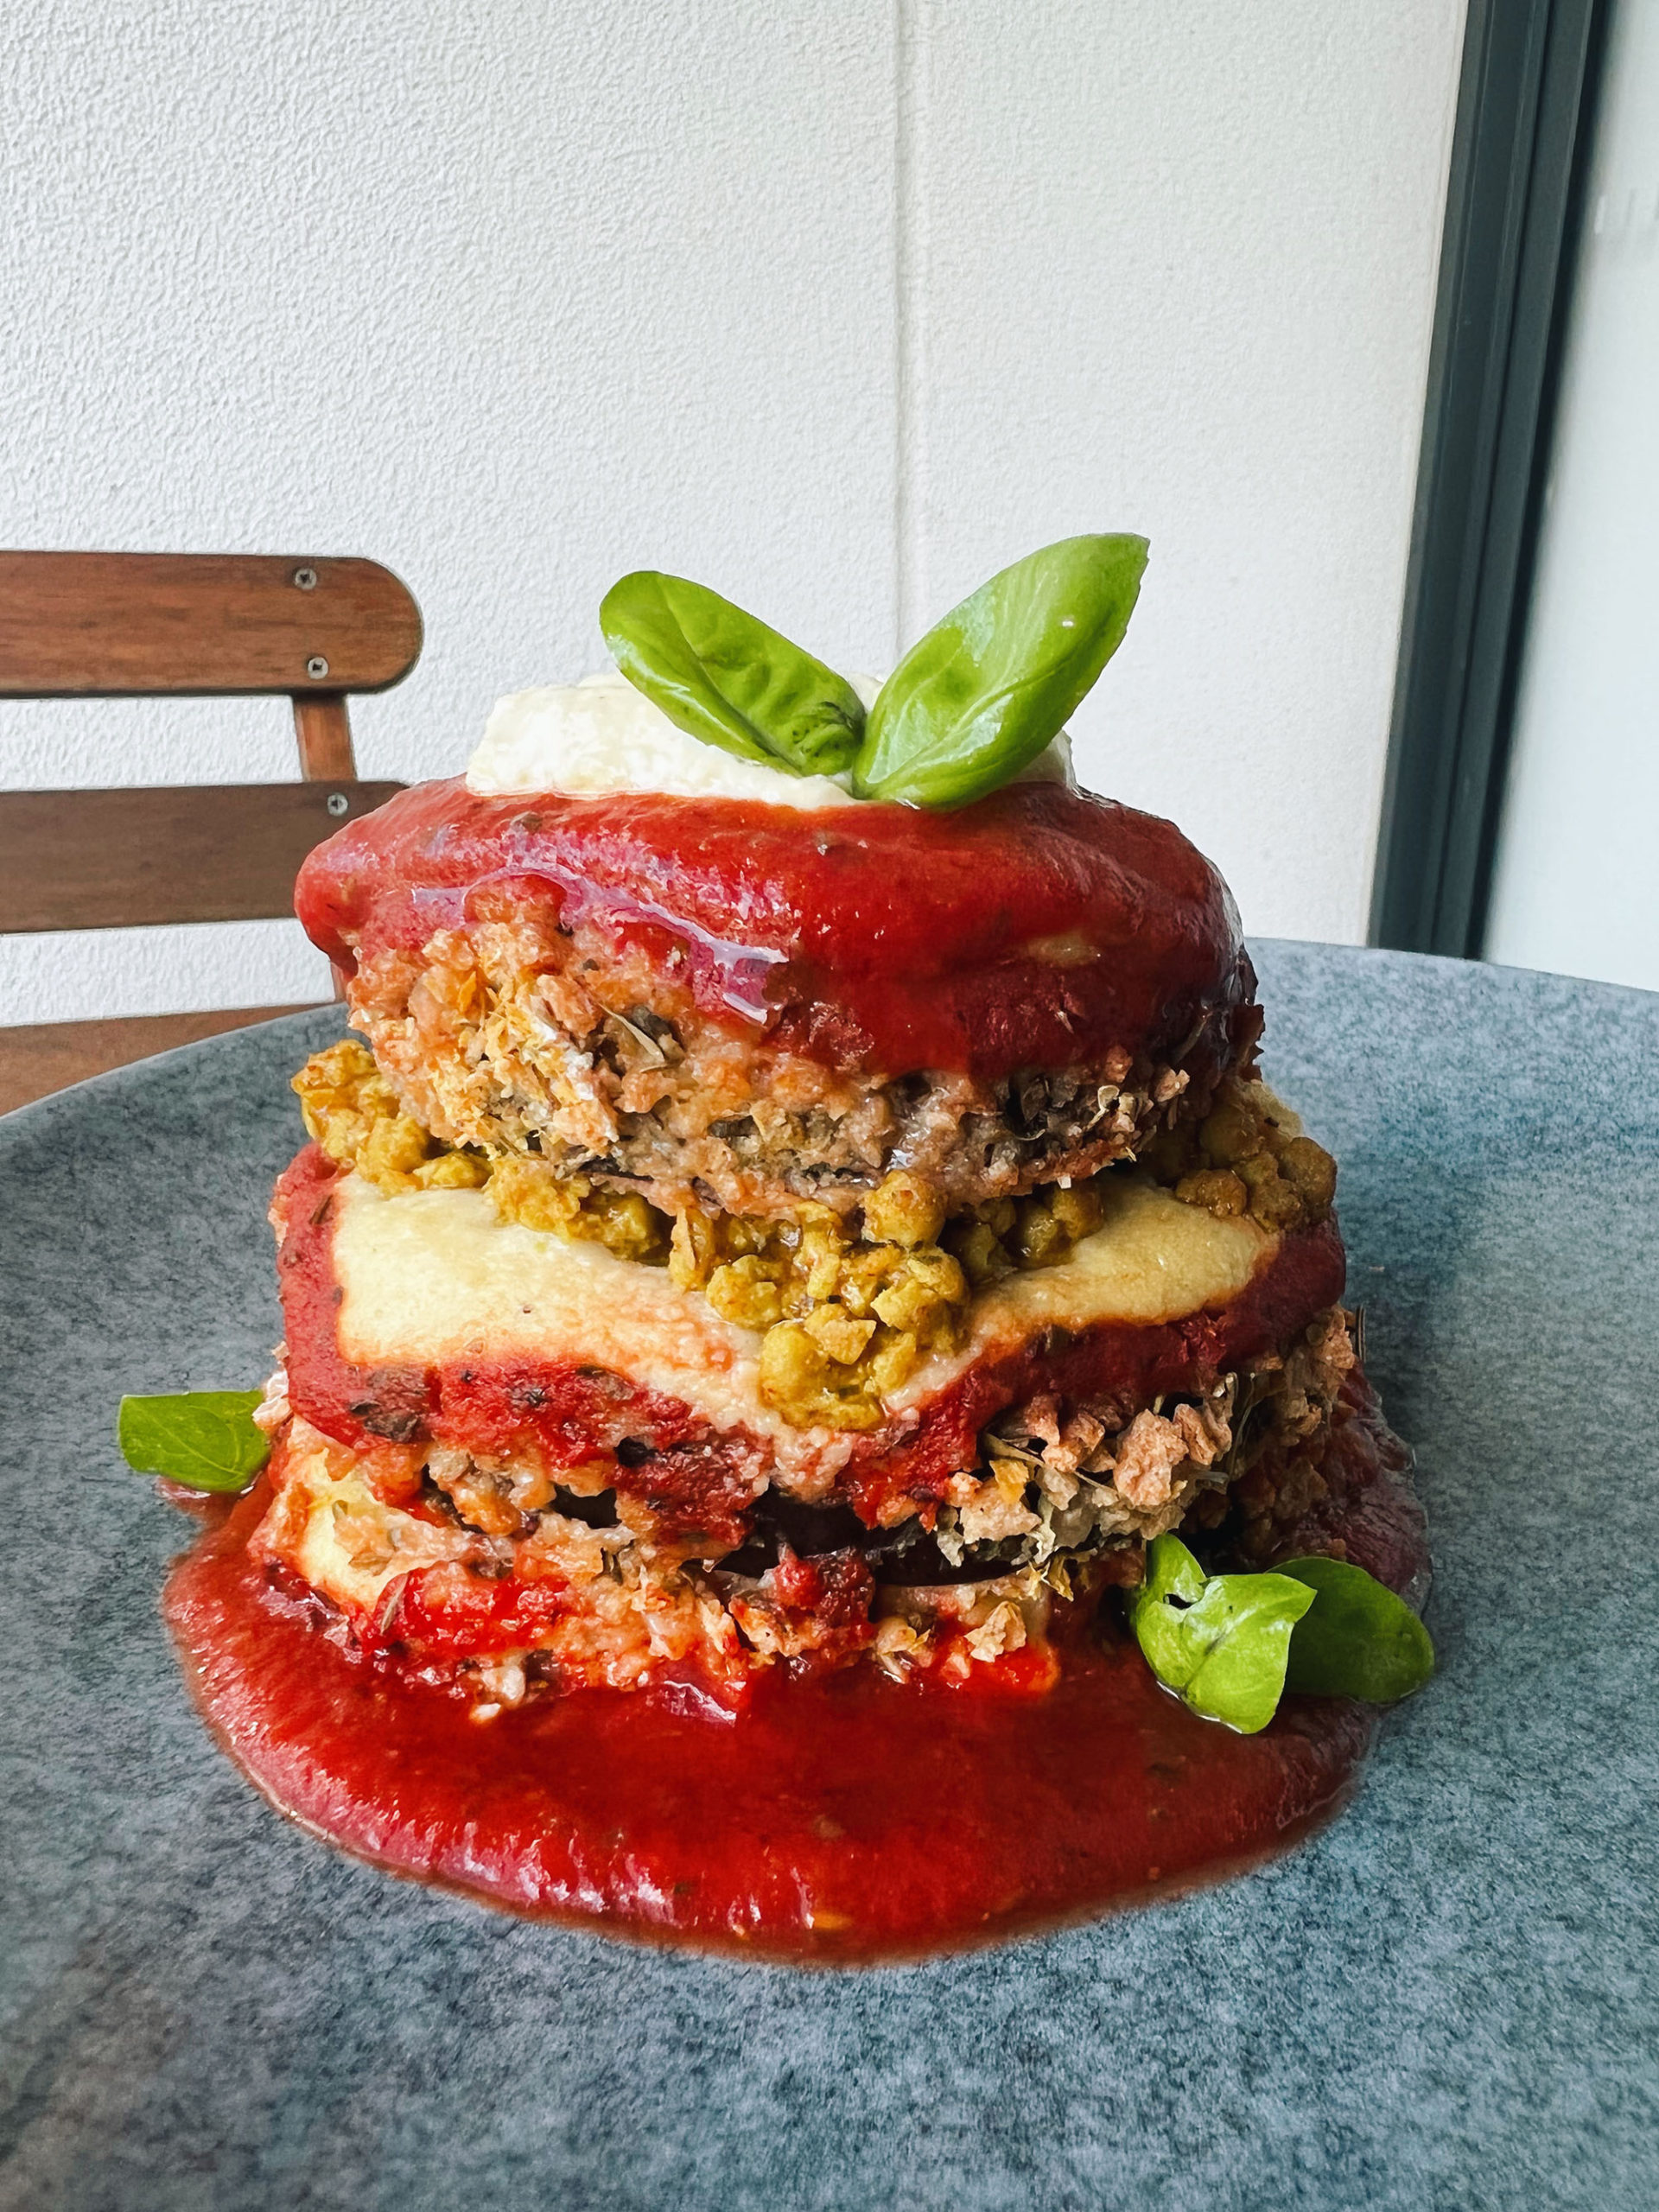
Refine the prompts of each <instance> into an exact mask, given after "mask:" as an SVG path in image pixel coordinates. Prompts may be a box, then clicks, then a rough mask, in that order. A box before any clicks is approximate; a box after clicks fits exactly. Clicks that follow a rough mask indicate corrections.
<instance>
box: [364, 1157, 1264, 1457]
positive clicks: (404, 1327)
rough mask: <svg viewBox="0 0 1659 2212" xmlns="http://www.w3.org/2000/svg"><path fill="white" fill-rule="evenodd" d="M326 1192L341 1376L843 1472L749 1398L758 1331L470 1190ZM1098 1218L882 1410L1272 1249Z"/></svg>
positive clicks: (1238, 1276)
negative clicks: (453, 1387)
mask: <svg viewBox="0 0 1659 2212" xmlns="http://www.w3.org/2000/svg"><path fill="white" fill-rule="evenodd" d="M336 1191H337V1196H336V1209H337V1211H336V1213H335V1220H334V1238H333V1264H334V1279H335V1281H336V1283H337V1285H338V1286H339V1288H340V1294H341V1298H340V1306H339V1312H338V1321H337V1341H338V1345H339V1350H340V1355H341V1357H343V1358H344V1359H346V1361H348V1362H350V1363H352V1364H353V1365H354V1366H359V1367H363V1368H390V1367H421V1368H432V1367H452V1366H457V1365H464V1364H465V1363H467V1362H468V1361H474V1360H476V1361H496V1360H519V1361H523V1360H532V1361H544V1362H546V1363H548V1364H550V1365H556V1364H585V1365H591V1366H594V1367H603V1368H607V1369H609V1370H612V1371H613V1372H614V1373H616V1374H619V1375H622V1376H626V1377H627V1378H628V1379H629V1380H630V1381H632V1382H633V1383H637V1384H639V1386H641V1387H642V1388H643V1389H648V1390H652V1391H657V1392H660V1393H661V1394H662V1395H664V1396H665V1397H671V1398H677V1399H678V1400H680V1401H681V1402H683V1404H685V1405H687V1406H689V1407H690V1408H691V1409H692V1410H693V1412H694V1413H696V1414H698V1415H699V1416H700V1417H701V1418H702V1419H703V1420H704V1421H707V1422H708V1423H709V1426H710V1427H713V1428H715V1430H718V1431H726V1430H730V1429H734V1428H743V1429H746V1430H747V1431H748V1432H749V1433H750V1434H752V1435H753V1436H756V1437H761V1438H766V1440H769V1441H770V1442H771V1443H772V1446H773V1448H774V1450H775V1452H776V1453H777V1457H778V1459H779V1464H780V1465H785V1466H788V1465H797V1466H799V1465H805V1464H807V1463H809V1462H812V1461H817V1462H819V1463H822V1461H823V1459H824V1457H825V1455H826V1453H828V1454H829V1456H831V1457H833V1458H835V1459H842V1458H844V1457H845V1454H846V1451H847V1448H848V1440H847V1439H846V1438H845V1437H844V1436H840V1437H837V1436H833V1435H832V1434H831V1433H830V1432H829V1431H827V1430H814V1429H806V1430H803V1429H798V1428H794V1427H791V1426H790V1424H789V1423H787V1422H786V1421H785V1420H784V1419H783V1417H782V1415H781V1414H779V1413H778V1412H777V1411H776V1410H775V1408H772V1407H771V1406H768V1405H767V1404H766V1402H765V1401H764V1400H763V1399H762V1397H761V1395H760V1344H761V1338H760V1334H759V1332H756V1331H754V1330H751V1329H744V1328H740V1327H738V1326H737V1325H734V1323H732V1322H729V1321H727V1320H724V1319H721V1316H720V1315H719V1314H717V1313H715V1310H714V1308H713V1307H712V1306H710V1305H709V1301H708V1300H707V1299H706V1298H705V1297H704V1296H703V1294H702V1292H701V1291H696V1290H680V1289H677V1288H676V1287H675V1285H674V1284H673V1283H672V1281H671V1280H670V1278H669V1274H668V1271H667V1269H666V1268H650V1267H644V1266H641V1265H640V1264H639V1262H635V1261H630V1260H622V1259H619V1258H618V1257H617V1256H616V1255H614V1254H613V1253H611V1252H607V1250H606V1249H604V1247H603V1246H602V1245H599V1244H594V1243H575V1242H570V1241H567V1240H566V1239H565V1238H563V1237H561V1236H555V1235H551V1234H550V1233H548V1232H547V1231H544V1230H534V1229H527V1228H525V1227H524V1226H523V1225H522V1224H518V1223H512V1222H503V1221H500V1220H499V1219H498V1217H497V1216H496V1214H495V1212H494V1211H493V1209H492V1207H491V1205H490V1204H489V1201H488V1199H487V1198H486V1197H485V1195H484V1194H483V1193H482V1192H478V1191H416V1192H408V1193H406V1194H402V1195H398V1196H394V1197H390V1198H389V1197H385V1196H383V1195H382V1194H381V1193H380V1192H378V1191H377V1190H375V1189H374V1187H373V1186H372V1185H371V1184H369V1183H367V1182H365V1180H364V1179H362V1178H361V1177H360V1176H357V1175H351V1176H347V1177H346V1178H345V1179H343V1180H342V1181H341V1182H340V1184H339V1185H337V1186H336ZM1106 1209H1107V1211H1106V1219H1105V1221H1104V1223H1103V1225H1102V1227H1101V1228H1100V1229H1098V1230H1096V1231H1095V1233H1094V1234H1093V1235H1092V1236H1088V1237H1085V1238H1084V1240H1083V1242H1082V1243H1079V1244H1078V1245H1077V1247H1076V1248H1075V1249H1074V1250H1073V1251H1072V1253H1071V1255H1070V1257H1069V1258H1067V1259H1066V1260H1065V1261H1063V1262H1060V1263H1059V1264H1058V1266H1054V1267H1050V1268H1040V1269H1038V1270H1036V1271H1034V1272H1033V1273H1032V1274H1016V1275H1012V1276H1009V1277H1007V1279H1005V1280H1004V1281H1001V1282H1000V1283H997V1284H995V1285H994V1286H993V1287H991V1288H990V1289H988V1290H987V1291H984V1292H982V1294H980V1295H979V1297H978V1298H977V1299H976V1300H975V1301H974V1303H973V1304H972V1305H971V1306H969V1311H968V1317H967V1325H966V1328H965V1331H964V1333H963V1342H962V1344H960V1345H959V1347H958V1348H957V1350H956V1351H951V1352H948V1353H944V1352H941V1353H936V1354H934V1355H933V1356H932V1357H930V1358H928V1359H926V1360H925V1361H924V1362H923V1363H922V1364H921V1365H920V1366H919V1367H918V1369H917V1370H916V1372H915V1373H914V1374H913V1375H912V1376H911V1378H910V1380H909V1381H908V1382H907V1383H906V1385H905V1387H904V1389H902V1390H900V1391H899V1392H897V1393H895V1394H894V1395H893V1397H891V1398H889V1399H888V1400H887V1408H888V1410H889V1411H890V1412H891V1413H892V1414H895V1415H898V1416H900V1417H902V1416H903V1415H904V1414H906V1413H909V1412H912V1411H914V1410H916V1409H918V1408H920V1407H922V1406H925V1404H926V1403H927V1402H929V1401H930V1400H931V1399H933V1398H935V1397H937V1396H938V1395H939V1394H940V1393H941V1392H942V1391H944V1390H945V1389H948V1388H949V1387H950V1384H951V1383H954V1382H955V1381H956V1380H957V1377H958V1376H961V1375H962V1374H963V1372H964V1371H965V1370H968V1369H969V1368H970V1367H972V1366H973V1365H975V1364H976V1363H977V1362H978V1361H980V1360H982V1359H985V1358H987V1357H992V1356H995V1355H996V1354H998V1353H1001V1352H1002V1351H1007V1350H1008V1349H1010V1348H1011V1347H1013V1346H1015V1345H1017V1344H1021V1343H1023V1342H1025V1341H1027V1339H1029V1338H1032V1337H1033V1336H1034V1335H1038V1334H1039V1333H1041V1332H1045V1331H1046V1330H1049V1329H1064V1330H1067V1331H1070V1332H1082V1331H1084V1330H1085V1329H1088V1328H1091V1327H1096V1326H1098V1325H1101V1324H1103V1323H1109V1322H1117V1323H1128V1324H1131V1325H1145V1326H1156V1325H1160V1324H1165V1323H1168V1322H1170V1321H1173V1320H1177V1319H1181V1318H1182V1317H1184V1316H1185V1315H1187V1314H1190V1313H1198V1312H1199V1311H1200V1310H1202V1309H1203V1308H1205V1307H1212V1306H1219V1305H1223V1304H1224V1303H1225V1302H1226V1301H1227V1300H1229V1299H1231V1298H1233V1297H1235V1296H1236V1295H1237V1294H1238V1293H1239V1292H1240V1291H1242V1290H1243V1289H1244V1288H1245V1287H1246V1286H1247V1285H1248V1284H1249V1282H1250V1281H1251V1279H1252V1278H1253V1277H1254V1276H1255V1274H1256V1273H1257V1271H1258V1270H1259V1269H1260V1268H1262V1266H1263V1265H1264V1264H1265V1263H1266V1262H1268V1260H1270V1259H1271V1257H1272V1255H1274V1252H1275V1251H1276V1249H1278V1244H1279V1239H1278V1238H1277V1237H1276V1236H1273V1235H1271V1234H1270V1233H1269V1232H1268V1231H1267V1230H1263V1229H1262V1228H1260V1227H1259V1226H1258V1225H1257V1224H1255V1222H1253V1221H1251V1220H1249V1219H1248V1218H1240V1219H1231V1220H1221V1219H1217V1217H1216V1216H1215V1215H1213V1214H1211V1213H1207V1212H1205V1211H1204V1210H1203V1208H1201V1207H1198V1206H1190V1205H1183V1204H1182V1203H1181V1202H1180V1201H1179V1199H1178V1198H1174V1197H1173V1195H1172V1194H1171V1193H1170V1192H1168V1191H1166V1190H1163V1189H1160V1188H1159V1187H1158V1186H1157V1185H1154V1184H1151V1183H1149V1182H1144V1181H1141V1180H1140V1179H1137V1178H1135V1177H1129V1176H1124V1177H1121V1178H1120V1177H1114V1178H1112V1179H1110V1180H1109V1183H1108V1185H1107V1186H1106Z"/></svg>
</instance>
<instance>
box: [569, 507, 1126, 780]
mask: <svg viewBox="0 0 1659 2212" xmlns="http://www.w3.org/2000/svg"><path fill="white" fill-rule="evenodd" d="M1146 565H1147V541H1146V539H1145V538H1144V537H1130V536H1128V535H1117V536H1096V537H1065V538H1062V539H1061V540H1060V541H1059V543H1058V544H1054V545H1046V546H1044V547H1043V548H1042V550H1040V551H1039V552H1036V553H1032V554H1028V555H1027V557H1026V558H1025V559H1024V560H1023V561H1016V562H1015V563H1014V565H1013V567H1012V568H1009V569H1003V570H1002V571H1001V574H1000V575H995V576H993V577H992V578H991V580H990V582H988V583H986V584H982V585H981V586H980V588H979V589H978V590H977V591H976V592H974V593H973V594H970V596H969V597H968V598H967V599H965V600H963V602H962V604H961V606H960V607H956V608H954V609H953V610H952V612H951V613H949V614H947V615H946V616H945V618H944V620H943V621H942V622H938V623H936V624H935V625H934V626H933V627H932V629H931V630H930V631H929V632H927V634H926V636H925V637H924V638H921V639H918V641H917V643H916V644H915V645H912V647H911V649H910V651H909V652H907V653H906V655H905V657H904V658H903V659H902V660H901V661H900V662H899V665H898V667H897V668H896V669H895V670H894V671H893V674H892V675H891V676H890V677H888V678H887V682H886V683H884V684H883V685H882V687H881V690H880V695H879V696H878V697H877V699H876V702H875V704H874V707H873V708H872V709H871V710H870V713H869V715H868V720H867V719H866V716H865V713H864V709H863V707H862V706H861V703H860V702H859V698H858V695H857V693H856V692H855V690H853V687H852V685H851V684H850V683H848V682H847V681H846V679H845V678H844V677H840V676H837V675H836V673H835V671H833V670H832V669H829V668H826V667H825V666H824V664H823V662H822V661H819V660H814V658H812V656H811V654H810V653H808V652H803V650H802V649H801V647H800V646H799V645H791V642H790V640H789V639H787V638H785V637H781V636H779V632H777V631H776V630H772V629H768V628H767V626H766V624H765V623H764V622H762V621H760V620H759V619H758V618H757V617H756V616H754V615H753V614H749V613H745V611H744V610H743V608H742V607H734V606H733V604H732V602H731V601H729V600H727V599H722V598H721V596H720V594H719V593H718V592H714V591H710V590H709V588H708V587H707V586H706V585H703V584H695V583H690V582H687V580H686V579H685V578H684V577H683V576H668V575H662V574H661V573H660V572H659V571H658V570H657V569H636V570H635V571H634V573H633V574H632V575H626V576H624V577H623V578H622V580H621V582H620V583H615V584H613V585H612V587H611V588H610V590H609V591H608V592H607V594H605V598H604V601H603V602H602V604H601V607H600V611H599V624H600V628H601V630H602V631H603V632H604V634H605V642H606V644H607V645H608V646H609V647H610V649H611V652H612V653H613V655H614V657H615V659H616V664H617V666H618V667H619V668H620V670H621V671H622V673H623V675H624V676H626V677H627V679H628V681H629V682H630V683H632V684H633V685H635V686H636V688H637V689H638V690H641V691H643V692H644V693H645V696H646V697H647V698H648V699H650V700H652V702H654V703H655V704H656V705H657V706H658V707H660V708H661V709H662V710H663V712H664V714H665V715H667V716H668V718H669V720H670V721H671V722H673V723H674V724H675V725H676V726H677V728H680V729H683V730H685V731H688V732H689V733H690V735H691V736H693V737H697V738H701V739H702V741H703V742H704V743H705V744H706V745H717V746H719V747H721V748H722V749H723V750H724V751H725V752H728V753H736V754H738V755H739V756H740V758H741V759H744V760H761V761H765V762H766V764H767V765H768V766H772V767H774V768H781V769H784V770H785V771H786V772H789V773H791V774H793V775H798V776H811V775H818V776H839V777H842V778H844V779H846V780H847V782H848V783H849V785H850V788H851V789H852V791H854V793H855V795H856V796H857V797H858V798H873V799H888V800H896V801H898V802H899V803H901V804H905V805H906V806H922V807H941V808H943V807H956V806H965V805H966V804H968V803H969V800H971V799H976V798H984V796H985V795H986V793H987V792H988V791H995V790H996V788H997V787H998V785H1001V784H1006V783H1007V782H1009V781H1010V780H1011V779H1013V778H1014V777H1015V776H1017V775H1018V774H1019V773H1020V770H1021V769H1022V768H1025V767H1027V766H1029V765H1030V763H1031V762H1032V761H1033V760H1035V759H1036V758H1037V755H1038V754H1039V753H1041V752H1042V751H1043V749H1044V747H1046V746H1047V745H1048V744H1049V743H1050V742H1051V741H1052V740H1053V739H1054V738H1055V737H1056V736H1058V734H1059V732H1060V731H1061V730H1062V729H1063V728H1065V722H1066V719H1067V717H1068V716H1069V715H1071V713H1072V711H1073V709H1075V708H1076V707H1077V703H1078V702H1079V701H1080V700H1081V699H1082V698H1083V697H1084V695H1085V693H1086V692H1088V691H1089V690H1090V688H1091V686H1092V685H1093V683H1094V682H1095V679H1096V677H1097V676H1098V675H1099V674H1100V671H1101V670H1102V669H1103V668H1104V666H1105V665H1106V663H1107V662H1108V661H1109V659H1110V658H1111V657H1112V655H1113V653H1114V652H1116V650H1117V648H1118V645H1120V644H1121V643H1122V637H1123V632H1124V631H1125V630H1126V629H1127V628H1128V620H1129V616H1130V614H1131V613H1133V612H1134V608H1135V597H1136V594H1138V593H1139V591H1140V588H1141V572H1142V570H1143V569H1145V567H1146Z"/></svg>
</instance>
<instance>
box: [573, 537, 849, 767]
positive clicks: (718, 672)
mask: <svg viewBox="0 0 1659 2212" xmlns="http://www.w3.org/2000/svg"><path fill="white" fill-rule="evenodd" d="M599 626H600V628H601V631H602V632H604V637H605V642H606V644H607V645H608V646H609V647H610V649H611V652H612V653H613V656H614V658H615V660H616V664H617V666H618V667H619V668H620V670H621V671H622V673H623V675H624V676H626V677H627V679H628V681H629V683H632V685H633V686H634V687H635V689H636V690H640V691H643V692H644V693H645V696H646V698H648V699H649V700H651V701H652V703H653V704H654V705H656V706H658V707H660V708H661V709H662V710H663V712H664V714H665V715H667V716H668V719H669V720H670V721H671V722H673V723H674V724H675V725H676V727H677V728H680V729H683V730H685V731H687V732H689V733H690V735H691V736H693V737H700V738H701V739H702V741H703V743H704V744H705V745H717V746H719V747H721V750H722V751H723V752H727V753H736V754H737V755H738V756H739V758H740V759H741V760H764V761H765V762H766V763H767V765H768V766H772V767H774V768H783V769H786V770H787V771H789V772H791V774H794V775H798V776H834V775H838V774H839V773H840V772H842V770H843V769H845V768H847V767H849V766H850V765H851V763H852V759H853V755H854V754H855V753H856V752H857V750H858V745H859V740H860V739H861V736H862V735H863V732H864V707H863V702H862V701H861V699H860V698H859V696H858V694H857V692H856V691H855V690H854V689H853V687H852V685H851V684H850V683H848V682H847V680H846V678H845V677H840V676H837V675H836V672H835V671H834V670H833V669H829V668H826V667H825V666H824V664H823V662H822V661H820V660H814V659H813V658H812V656H811V654H810V653H809V652H803V650H802V649H801V647H800V646H799V645H791V642H790V640H789V639H787V638H785V637H782V636H780V635H779V632H777V631H776V630H772V629H768V628H767V626H766V624H765V623H764V622H762V621H761V620H760V619H759V618H758V617H757V616H755V615H753V614H749V613H745V611H744V610H743V608H742V607H734V606H733V604H732V602H731V601H730V600H728V599H722V598H721V595H720V594H719V593H718V592H717V591H710V590H709V588H708V587H707V585H705V584H694V583H690V582H687V580H686V579H685V578H684V577H683V576H665V575H662V574H661V573H660V572H659V571H658V569H635V571H634V572H633V574H632V575H627V576H624V577H623V578H622V580H621V582H620V583H614V584H613V585H612V586H611V588H610V589H609V591H607V593H606V594H605V597H604V599H603V601H601V605H600V610H599Z"/></svg>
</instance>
